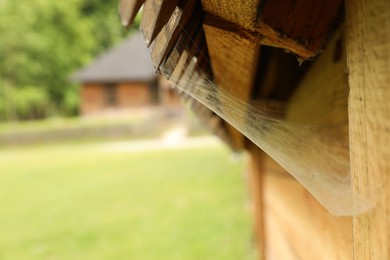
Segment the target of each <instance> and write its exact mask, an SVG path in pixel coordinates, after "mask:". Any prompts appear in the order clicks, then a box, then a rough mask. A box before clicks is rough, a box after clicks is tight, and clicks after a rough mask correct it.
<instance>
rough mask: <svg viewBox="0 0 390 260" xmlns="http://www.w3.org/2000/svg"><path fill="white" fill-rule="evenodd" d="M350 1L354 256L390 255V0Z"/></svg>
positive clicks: (367, 257) (350, 106) (348, 41)
mask: <svg viewBox="0 0 390 260" xmlns="http://www.w3.org/2000/svg"><path fill="white" fill-rule="evenodd" d="M346 2H347V4H346V18H347V61H348V71H349V87H350V98H349V120H350V124H349V127H350V147H351V172H352V177H353V185H354V189H355V196H356V200H358V201H364V200H368V201H367V203H370V202H372V203H373V205H372V206H373V207H372V209H371V210H369V211H368V212H366V213H364V214H361V215H359V216H355V217H354V219H353V236H354V259H356V260H358V259H361V260H363V259H378V260H379V259H390V160H389V158H390V148H389V147H390V118H389V115H390V102H389V100H390V73H389V68H390V19H389V17H390V2H389V1H388V0H373V1H372V0H347V1H346Z"/></svg>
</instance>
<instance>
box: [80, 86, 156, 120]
mask: <svg viewBox="0 0 390 260" xmlns="http://www.w3.org/2000/svg"><path fill="white" fill-rule="evenodd" d="M115 99H116V104H112V105H110V104H107V102H106V96H105V85H104V84H101V83H96V84H85V85H84V86H83V87H82V91H81V114H82V115H84V116H88V115H94V114H98V113H104V112H105V111H109V110H122V109H131V108H141V107H147V106H152V105H154V104H155V101H154V100H153V93H152V91H151V88H150V86H149V84H148V83H142V82H140V83H137V82H131V83H119V84H117V85H116V98H115Z"/></svg>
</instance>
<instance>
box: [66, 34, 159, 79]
mask: <svg viewBox="0 0 390 260" xmlns="http://www.w3.org/2000/svg"><path fill="white" fill-rule="evenodd" d="M155 77H156V72H155V71H154V68H153V65H152V61H151V59H150V55H149V51H148V49H147V48H146V45H145V41H144V39H143V37H142V34H141V33H140V32H136V33H134V34H132V35H131V36H130V37H129V38H127V39H126V40H125V41H124V42H122V43H121V44H119V45H118V46H116V47H114V48H113V49H110V50H108V51H107V52H106V53H104V54H103V55H101V56H99V57H98V58H97V59H95V60H94V61H93V62H92V63H91V64H89V65H88V66H87V67H85V68H83V69H81V70H79V71H77V72H76V73H75V74H74V75H73V76H72V79H73V80H75V81H78V82H118V81H147V80H151V79H153V78H155Z"/></svg>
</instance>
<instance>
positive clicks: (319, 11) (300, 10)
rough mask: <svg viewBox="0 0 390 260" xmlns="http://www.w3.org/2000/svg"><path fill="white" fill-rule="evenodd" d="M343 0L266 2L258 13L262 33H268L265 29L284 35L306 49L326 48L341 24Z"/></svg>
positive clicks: (317, 49)
mask: <svg viewBox="0 0 390 260" xmlns="http://www.w3.org/2000/svg"><path fill="white" fill-rule="evenodd" d="M342 10H343V0H334V1H323V0H310V1H307V0H295V1H286V0H263V1H261V7H260V10H259V17H258V25H257V27H258V28H259V32H262V33H263V34H265V35H266V36H267V37H268V38H271V39H272V36H271V35H273V34H266V30H265V28H266V26H265V25H267V26H269V27H270V28H272V29H273V30H274V31H275V32H277V34H278V35H279V37H280V36H285V37H287V38H290V39H292V40H294V41H295V42H296V44H297V45H303V46H305V47H306V48H307V50H309V51H312V52H318V51H319V50H321V49H323V48H324V46H325V43H326V40H327V38H328V36H329V32H331V31H332V29H333V27H334V26H335V24H336V23H337V22H340V21H339V20H340V16H341V15H340V11H342Z"/></svg>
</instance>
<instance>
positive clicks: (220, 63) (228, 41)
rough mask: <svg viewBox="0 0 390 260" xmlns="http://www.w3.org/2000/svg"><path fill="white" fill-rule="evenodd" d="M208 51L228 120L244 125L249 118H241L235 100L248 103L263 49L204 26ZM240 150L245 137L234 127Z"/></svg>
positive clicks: (234, 134) (231, 34)
mask: <svg viewBox="0 0 390 260" xmlns="http://www.w3.org/2000/svg"><path fill="white" fill-rule="evenodd" d="M203 28H204V30H205V35H206V40H207V47H208V51H209V56H210V60H211V67H212V70H213V75H214V81H215V83H216V84H217V86H218V88H219V89H220V92H221V93H222V94H221V95H220V102H221V104H222V105H221V108H223V109H224V112H223V113H225V115H226V117H227V118H232V119H233V121H235V122H236V123H238V124H244V123H245V122H244V120H245V118H244V117H242V118H237V113H234V114H231V113H230V111H234V109H235V107H234V106H235V105H237V104H233V103H232V101H231V97H232V96H233V97H235V98H237V99H238V100H241V102H247V101H248V100H249V98H250V94H251V91H252V87H253V82H254V79H255V75H254V73H255V71H256V67H257V61H258V53H259V46H258V45H257V44H256V43H252V42H250V41H248V40H246V39H243V38H241V37H240V36H239V35H237V34H235V33H232V32H229V31H225V30H221V29H219V28H216V27H213V26H208V25H204V26H203ZM229 128H230V129H229V131H230V132H231V134H232V136H233V138H234V141H235V143H236V146H237V147H240V148H243V145H244V137H243V135H242V134H241V133H240V132H238V131H237V130H236V129H234V128H233V127H229Z"/></svg>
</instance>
